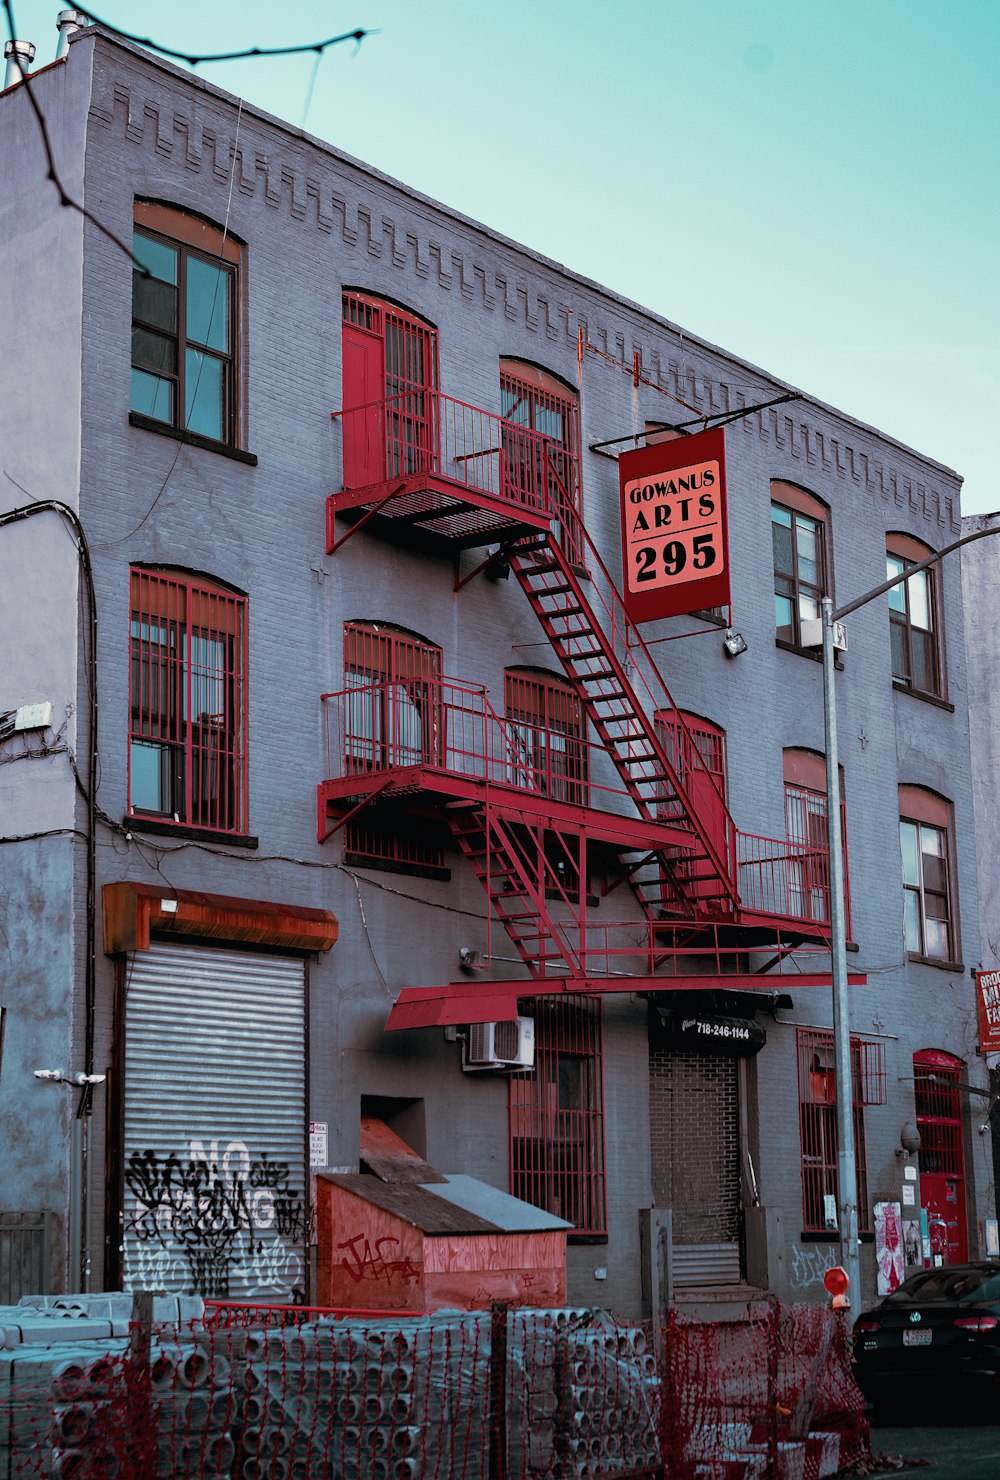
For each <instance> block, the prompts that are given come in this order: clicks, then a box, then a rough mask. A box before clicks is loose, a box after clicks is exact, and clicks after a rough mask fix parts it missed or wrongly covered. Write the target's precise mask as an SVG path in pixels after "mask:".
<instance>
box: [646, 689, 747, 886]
mask: <svg viewBox="0 0 1000 1480" xmlns="http://www.w3.org/2000/svg"><path fill="white" fill-rule="evenodd" d="M653 722H654V725H655V727H656V733H657V736H658V737H659V739H660V741H661V743H662V745H663V748H664V750H665V751H666V754H667V759H668V760H669V761H670V762H671V764H672V765H673V768H674V770H675V771H676V773H677V780H678V781H679V782H680V784H681V786H682V787H683V788H684V791H685V793H686V794H687V797H688V800H689V802H690V804H691V807H692V810H693V811H694V813H695V815H696V816H697V817H698V819H699V821H700V822H701V823H702V825H703V826H704V827H705V829H706V831H707V832H708V834H709V837H710V838H711V840H712V843H713V844H714V846H715V848H716V850H717V852H718V853H719V856H720V857H722V858H729V857H731V856H732V851H733V839H732V838H731V837H730V831H731V827H730V821H729V814H728V810H727V807H726V785H727V783H726V735H725V731H724V730H722V729H720V728H719V726H718V725H714V724H712V722H711V720H707V719H702V717H701V716H700V715H697V714H688V713H686V712H684V711H678V710H666V709H660V710H657V712H656V714H655V715H654V717H653ZM685 810H686V809H685V806H684V804H683V803H682V802H681V800H680V798H679V797H676V796H667V797H664V798H663V799H662V800H661V801H660V802H659V803H658V805H657V812H658V814H659V816H661V817H666V818H670V817H683V816H684V815H685ZM670 856H672V857H674V858H675V859H676V860H677V861H676V863H675V866H674V867H675V872H676V873H678V874H679V875H680V876H681V877H685V876H686V875H687V874H689V873H691V872H692V871H696V869H694V868H693V866H691V865H689V864H687V863H686V861H685V856H684V850H683V849H676V850H673V849H671V852H670ZM716 888H717V885H716V884H715V883H714V881H713V880H711V879H708V880H703V881H698V880H694V881H691V880H689V881H688V884H687V888H686V893H687V895H688V897H689V898H695V899H697V898H698V897H699V896H705V895H711V894H712V893H713V892H714V890H715V889H716Z"/></svg>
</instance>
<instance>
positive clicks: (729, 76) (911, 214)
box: [12, 0, 1000, 513]
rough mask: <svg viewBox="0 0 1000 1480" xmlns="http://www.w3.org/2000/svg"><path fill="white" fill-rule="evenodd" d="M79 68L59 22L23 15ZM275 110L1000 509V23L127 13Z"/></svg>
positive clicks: (979, 505)
mask: <svg viewBox="0 0 1000 1480" xmlns="http://www.w3.org/2000/svg"><path fill="white" fill-rule="evenodd" d="M12 3H13V8H14V14H15V17H16V21H17V28H18V31H19V33H20V35H21V37H22V38H23V39H26V40H30V41H34V42H35V43H36V45H37V47H38V54H37V57H36V64H41V63H43V62H46V61H49V60H50V59H51V57H52V56H54V54H55V46H56V39H57V38H56V30H55V17H56V14H57V13H58V11H59V10H60V9H62V8H63V6H62V5H61V4H60V3H58V0H12ZM97 14H98V15H99V16H100V18H101V19H103V20H107V21H108V22H110V23H111V24H113V25H118V26H120V27H121V28H122V29H124V30H128V31H131V32H133V33H135V34H137V35H141V36H144V37H151V38H152V39H154V40H155V41H157V42H159V43H160V44H162V45H163V46H168V47H173V48H176V49H178V50H190V51H197V52H214V51H222V50H238V49H240V48H243V47H250V46H260V47H264V46H287V45H295V44H298V43H304V42H309V43H311V42H314V41H318V40H321V39H325V38H326V37H328V36H333V35H337V34H339V33H341V32H344V31H353V30H355V29H358V28H360V29H365V30H368V31H371V32H373V33H374V34H371V35H369V36H368V37H367V38H366V39H365V40H364V42H363V43H362V44H361V46H360V47H356V46H355V45H354V44H353V43H348V44H344V45H339V46H334V47H331V48H329V49H328V50H327V51H326V52H325V53H324V54H323V56H322V58H321V59H320V60H319V62H318V65H317V63H316V58H315V56H314V55H312V54H310V55H305V56H297V57H288V58H276V59H254V60H249V61H243V62H229V63H216V64H205V65H202V66H200V67H199V69H198V71H199V73H200V74H201V75H202V76H204V77H205V78H207V79H208V80H209V81H211V82H213V83H216V84H217V85H219V86H220V87H223V88H225V89H227V90H228V91H230V92H233V93H235V94H237V95H239V96H242V97H244V98H245V99H247V100H248V101H250V102H252V103H254V104H255V105H257V106H259V107H261V108H264V109H266V110H267V111H268V112H270V113H272V114H275V115H276V116H278V117H280V118H283V119H285V120H287V121H289V122H291V123H293V124H295V125H296V126H302V127H305V128H306V129H307V130H308V132H310V133H312V134H315V135H316V136H318V137H319V138H321V139H324V140H327V141H328V142H330V143H332V144H334V145H335V146H337V147H338V148H340V149H343V150H344V151H346V152H347V153H348V154H352V155H354V156H356V157H357V158H359V159H362V160H364V161H366V162H367V163H369V164H372V165H374V166H376V168H378V169H380V170H382V171H384V172H385V173H386V174H388V175H391V176H393V177H395V178H396V179H399V180H402V181H404V182H406V183H407V184H408V185H411V186H414V187H415V188H417V189H418V190H420V191H422V192H424V193H425V194H427V195H429V196H432V197H433V198H434V199H436V200H439V201H442V202H444V203H445V204H447V205H449V206H452V207H454V208H456V209H458V210H460V211H462V212H464V213H465V214H466V215H468V216H471V217H473V218H474V219H476V220H479V221H482V222H484V223H486V224H487V225H489V226H490V227H492V228H494V229H495V230H498V231H501V232H503V233H504V234H505V235H507V236H510V237H512V238H514V239H515V240H516V241H520V242H523V243H525V244H526V245H527V246H529V247H532V248H534V249H535V250H536V251H540V252H543V253H544V254H545V255H547V256H549V257H552V258H555V259H556V260H557V261H559V262H562V263H564V264H565V265H566V266H567V267H568V268H570V269H572V270H573V271H575V272H578V273H582V274H583V275H584V276H586V277H590V278H594V279H596V280H597V281H599V282H601V283H603V284H605V285H607V286H608V287H610V288H612V289H613V290H614V291H616V292H618V293H621V294H623V295H625V296H626V297H629V298H633V299H635V300H637V301H638V302H639V303H642V304H644V305H645V306H646V307H648V308H650V309H653V310H654V311H655V312H657V313H660V314H663V315H664V316H665V317H667V318H669V319H671V320H672V321H673V322H675V323H677V324H679V325H680V326H681V327H683V328H684V329H687V330H689V331H690V332H691V333H693V334H697V335H698V336H700V337H702V338H704V339H707V340H709V341H710V342H712V343H715V344H719V345H722V346H724V347H725V348H726V349H728V350H730V351H732V352H734V353H736V354H738V355H740V356H742V357H743V358H745V359H747V360H750V361H751V362H752V363H754V364H757V365H760V366H762V367H763V368H765V369H766V370H767V371H768V372H769V373H771V374H773V375H776V376H778V377H779V378H780V379H782V380H785V381H788V382H790V383H791V384H793V385H795V386H797V387H799V388H800V389H802V390H805V391H807V392H808V393H809V394H810V395H812V396H815V397H817V398H818V399H820V400H823V401H828V402H830V403H831V404H833V405H835V406H837V407H839V408H840V409H841V410H843V411H845V412H847V413H849V414H850V415H851V416H855V417H857V418H859V419H860V420H862V421H865V422H869V423H871V424H873V425H874V426H876V427H878V428H879V429H880V430H881V431H883V432H885V433H887V434H888V435H890V436H892V437H895V438H897V439H898V440H900V441H902V442H904V443H907V444H908V445H910V446H912V447H914V448H916V449H917V450H918V451H920V452H922V453H924V454H926V455H928V456H930V457H933V458H935V459H937V460H938V461H939V462H942V463H945V464H947V465H948V466H949V467H952V468H955V469H956V470H957V471H958V472H959V473H961V474H963V475H964V477H965V480H966V481H965V488H964V491H963V498H962V508H963V512H965V513H983V512H992V511H994V510H997V509H1000V479H998V478H997V475H996V472H995V470H994V455H993V453H994V442H995V440H996V438H995V433H996V431H997V429H998V426H1000V363H998V359H997V348H998V346H1000V287H998V281H1000V272H998V257H1000V253H998V246H1000V231H998V226H1000V88H998V86H997V82H996V79H997V77H998V76H1000V0H838V3H836V4H832V3H827V4H823V3H819V0H603V3H598V0H504V3H503V4H486V3H483V0H478V3H477V0H335V3H321V0H284V3H283V4H281V5H272V4H264V3H261V0H239V3H233V0H207V3H206V0H199V3H197V4H196V3H194V0H169V3H164V4H162V5H160V6H154V5H151V4H146V3H136V0H100V4H99V6H98V7H97Z"/></svg>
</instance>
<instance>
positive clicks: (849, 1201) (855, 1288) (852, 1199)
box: [811, 525, 1000, 1316]
mask: <svg viewBox="0 0 1000 1480" xmlns="http://www.w3.org/2000/svg"><path fill="white" fill-rule="evenodd" d="M994 534H1000V525H997V526H995V527H993V528H991V529H977V530H976V531H975V532H974V533H973V534H966V535H963V536H962V537H961V539H957V540H953V541H952V542H951V544H950V545H945V546H944V547H943V548H942V549H940V550H936V551H935V553H934V554H933V555H928V557H927V559H926V560H919V561H917V562H915V563H914V564H913V565H911V566H908V567H907V569H906V570H904V571H903V572H902V573H901V574H900V575H898V576H893V577H892V579H891V580H888V581H883V582H882V584H881V585H880V586H875V587H874V589H873V590H871V591H866V592H865V594H864V595H863V596H859V597H857V599H856V600H854V601H849V602H847V603H846V605H844V606H842V607H839V608H838V609H837V610H836V611H835V610H834V606H833V601H832V599H831V598H830V597H829V596H824V597H823V600H822V603H821V610H822V616H821V617H820V625H821V628H822V644H823V721H824V729H825V743H826V795H827V808H826V810H827V862H828V869H829V884H830V956H831V968H832V977H833V1052H834V1082H835V1086H836V1096H837V1190H838V1196H837V1211H838V1224H839V1231H840V1262H841V1264H842V1265H843V1267H844V1269H845V1271H846V1273H847V1278H848V1291H847V1293H848V1299H849V1301H850V1309H851V1311H852V1312H853V1313H854V1315H855V1316H857V1314H858V1311H859V1310H860V1304H861V1279H860V1262H859V1259H858V1205H857V1185H858V1181H857V1162H856V1159H855V1153H854V1091H853V1084H852V1076H851V1026H850V1015H849V1007H848V1001H847V924H846V905H845V890H844V850H843V844H842V841H841V828H840V770H839V766H838V760H837V700H836V689H835V685H834V671H835V670H834V637H835V631H834V629H835V626H836V624H837V623H838V622H839V621H841V620H842V618H844V617H846V616H848V615H849V614H850V613H851V612H854V611H857V610H858V609H859V608H860V607H862V606H867V605H868V603H869V601H874V600H875V598H876V597H878V596H883V595H884V594H885V593H886V591H891V590H892V588H893V586H899V585H901V584H902V583H903V581H908V580H909V578H910V576H912V575H915V574H916V573H917V571H921V570H926V569H927V568H928V567H929V566H931V565H936V564H937V562H938V561H939V560H941V559H943V558H944V556H945V555H950V554H951V552H952V550H957V549H959V547H960V546H962V545H968V544H971V542H972V541H973V540H982V539H985V538H986V537H987V536H988V535H994ZM811 645H812V646H815V645H816V644H815V643H813V644H811Z"/></svg>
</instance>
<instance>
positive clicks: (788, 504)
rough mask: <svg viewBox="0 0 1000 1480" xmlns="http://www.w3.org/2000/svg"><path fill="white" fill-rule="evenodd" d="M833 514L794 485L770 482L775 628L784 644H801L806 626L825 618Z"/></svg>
mask: <svg viewBox="0 0 1000 1480" xmlns="http://www.w3.org/2000/svg"><path fill="white" fill-rule="evenodd" d="M829 518H830V511H829V509H828V508H827V507H826V505H825V504H824V503H822V502H821V501H820V500H819V499H818V498H816V497H815V495H814V494H811V493H807V492H806V491H805V489H804V488H797V487H796V486H795V484H794V483H782V482H779V481H778V480H777V479H775V480H773V481H772V483H771V542H772V545H773V548H774V626H775V634H776V636H777V640H778V641H779V642H784V643H788V644H789V645H790V646H792V647H801V646H802V623H803V622H804V621H807V620H809V619H811V618H814V617H818V616H819V614H820V606H819V604H820V599H821V598H822V597H823V596H826V595H827V594H828V593H829V592H830V590H831V582H830V579H829V566H830V561H829Z"/></svg>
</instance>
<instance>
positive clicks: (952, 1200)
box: [913, 1049, 969, 1264]
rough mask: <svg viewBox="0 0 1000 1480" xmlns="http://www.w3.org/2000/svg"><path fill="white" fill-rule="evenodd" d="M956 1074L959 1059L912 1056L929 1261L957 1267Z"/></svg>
mask: <svg viewBox="0 0 1000 1480" xmlns="http://www.w3.org/2000/svg"><path fill="white" fill-rule="evenodd" d="M961 1072H962V1065H961V1063H960V1061H959V1060H958V1059H956V1058H954V1057H953V1056H952V1055H951V1054H947V1053H944V1052H942V1051H941V1050H940V1049H925V1050H924V1051H923V1052H922V1053H917V1054H914V1056H913V1079H914V1086H913V1087H914V1103H915V1108H916V1112H917V1129H918V1130H919V1131H920V1152H919V1160H920V1205H921V1207H923V1208H925V1209H926V1210H927V1223H928V1232H929V1234H930V1240H931V1255H932V1259H934V1258H940V1259H941V1260H942V1261H943V1263H945V1264H961V1263H963V1261H964V1260H966V1259H968V1257H969V1234H968V1227H967V1224H966V1214H965V1151H964V1146H963V1141H962V1099H961V1092H960V1090H959V1083H960V1075H961Z"/></svg>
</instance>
